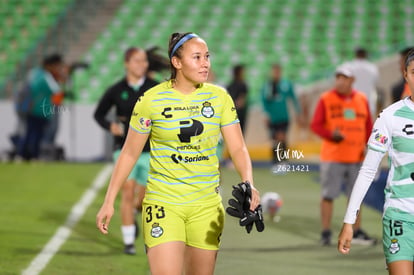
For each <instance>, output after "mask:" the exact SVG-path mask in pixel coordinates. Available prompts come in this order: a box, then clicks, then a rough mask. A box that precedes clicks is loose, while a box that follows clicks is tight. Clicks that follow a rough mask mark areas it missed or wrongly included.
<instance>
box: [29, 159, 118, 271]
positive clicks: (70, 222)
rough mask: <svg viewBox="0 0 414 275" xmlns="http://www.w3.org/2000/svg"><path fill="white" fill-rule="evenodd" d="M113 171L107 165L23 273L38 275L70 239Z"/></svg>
mask: <svg viewBox="0 0 414 275" xmlns="http://www.w3.org/2000/svg"><path fill="white" fill-rule="evenodd" d="M111 172H112V165H110V164H108V165H106V166H105V167H104V168H103V169H102V170H101V171H100V172H99V174H98V175H97V176H96V178H95V179H94V181H93V183H92V185H91V186H90V187H89V188H88V190H86V191H85V193H84V194H83V196H82V198H81V199H80V200H79V201H78V202H77V203H76V204H75V205H74V206H73V208H72V210H71V212H70V214H69V216H68V217H67V219H66V222H65V224H63V225H62V226H60V227H59V228H58V229H57V230H56V233H55V235H53V237H52V238H51V239H50V240H49V242H48V243H47V244H46V245H45V246H44V247H43V249H42V251H41V252H40V253H39V254H37V256H36V257H35V258H34V259H33V261H32V262H31V263H30V265H29V266H28V267H27V268H26V269H25V270H23V271H22V275H37V274H39V273H40V272H41V271H42V270H43V269H44V268H45V266H46V265H47V264H48V262H49V261H50V260H51V259H52V258H53V256H54V255H55V254H56V253H57V252H58V251H59V248H60V247H61V246H62V244H64V243H65V241H66V240H67V239H68V237H69V236H70V234H71V232H72V228H73V227H74V226H75V225H76V224H77V223H78V221H79V220H80V219H81V218H82V216H83V214H84V213H85V211H86V209H88V207H89V205H90V204H91V203H92V202H93V200H94V199H95V197H96V195H97V194H98V192H99V191H100V190H101V189H102V187H104V186H105V183H106V181H107V179H108V178H109V176H110V175H111Z"/></svg>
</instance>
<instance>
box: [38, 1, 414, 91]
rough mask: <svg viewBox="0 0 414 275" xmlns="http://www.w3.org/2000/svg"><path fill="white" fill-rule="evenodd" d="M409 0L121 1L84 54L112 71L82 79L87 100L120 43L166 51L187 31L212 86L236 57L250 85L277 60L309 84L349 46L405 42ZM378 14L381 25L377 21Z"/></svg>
mask: <svg viewBox="0 0 414 275" xmlns="http://www.w3.org/2000/svg"><path fill="white" fill-rule="evenodd" d="M32 1H33V0H32ZM409 3H410V1H409V0H407V1H403V0H401V1H389V0H386V1H378V0H366V1H358V0H349V1H342V0H332V1H325V0H313V1H302V0H262V1H250V0H226V1H220V0H199V1H197V5H194V3H193V2H191V1H190V0H177V1H174V5H172V4H171V3H170V2H169V1H167V0H153V1H150V0H143V1H139V2H138V1H135V0H125V1H124V3H123V5H122V6H121V8H120V9H119V11H118V12H117V13H116V16H115V18H114V20H113V22H119V23H117V24H116V25H114V24H113V22H112V23H111V24H110V25H109V27H108V28H107V30H106V31H105V32H106V38H105V39H102V38H99V39H98V40H97V42H96V43H99V44H100V45H101V46H99V47H98V48H97V47H96V46H93V47H92V48H91V49H90V51H89V52H88V53H87V55H86V56H88V57H89V58H91V61H92V63H93V67H97V68H100V67H101V66H102V65H103V64H109V66H111V68H113V70H112V69H111V70H110V72H108V75H106V77H105V79H102V80H101V81H100V82H99V85H98V84H96V83H95V84H93V85H92V84H89V87H88V88H87V89H88V91H89V92H90V93H91V96H89V97H88V98H90V99H96V98H98V96H97V95H100V94H101V93H102V86H104V85H105V84H110V83H109V82H110V79H109V75H111V76H112V74H114V75H116V74H117V73H118V69H119V70H120V72H121V73H122V66H120V67H117V66H118V65H121V63H120V62H119V60H115V59H114V58H112V60H108V58H105V57H108V56H110V55H112V56H113V55H114V52H115V53H117V51H119V49H123V48H124V47H125V45H137V46H141V47H147V46H153V45H158V46H160V47H161V48H162V49H164V50H165V51H166V50H167V41H168V38H169V36H170V34H171V33H172V32H175V31H178V32H185V31H194V32H197V33H198V34H200V35H201V36H202V37H203V38H204V39H205V40H206V41H207V42H208V45H209V48H210V51H211V53H212V66H213V70H214V72H215V74H216V76H217V81H218V83H221V84H224V83H225V82H227V81H228V80H229V78H230V70H231V67H232V66H233V65H234V64H235V63H239V62H244V63H246V64H247V65H248V67H249V72H250V71H251V72H252V74H253V75H254V77H253V78H250V77H249V76H247V79H248V80H249V82H251V83H249V85H250V87H251V88H252V89H255V90H257V89H258V87H259V86H261V82H262V80H263V79H264V78H266V77H267V75H268V70H269V66H270V65H271V64H272V63H276V62H278V63H281V64H283V66H284V71H285V73H286V76H287V77H290V78H292V80H293V81H294V82H299V83H302V84H303V83H307V82H308V81H314V80H317V79H318V78H319V77H326V76H327V75H329V74H328V73H327V72H329V71H330V70H333V68H335V67H336V66H337V65H338V64H336V63H339V62H343V61H344V60H346V59H349V58H352V54H353V50H354V48H355V47H356V46H366V47H368V48H369V50H370V51H372V52H381V53H382V54H385V53H386V52H387V51H388V52H389V51H390V50H392V49H395V48H396V46H397V44H398V45H401V43H404V42H411V41H410V40H408V38H409V37H412V36H413V34H411V29H412V23H410V22H411V21H412V20H411V18H412V15H413V12H414V11H413V10H412V9H411V10H409V11H407V9H406V7H407V5H408V6H409ZM159 6H168V9H159V8H157V7H159ZM172 14H173V15H174V16H171V15H172ZM385 18H386V20H387V21H386V22H387V24H386V25H382V24H383V23H382V22H384V19H385ZM402 19H404V20H403V21H402ZM401 22H404V24H401ZM96 43H95V44H96ZM88 73H90V74H94V73H95V71H94V70H90V71H88ZM95 76H96V77H99V75H95ZM256 79H260V81H255V80H256ZM259 82H260V83H259ZM97 87H99V89H98V88H97ZM95 93H96V94H97V95H94V94H95Z"/></svg>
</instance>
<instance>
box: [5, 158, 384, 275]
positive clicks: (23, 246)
mask: <svg viewBox="0 0 414 275" xmlns="http://www.w3.org/2000/svg"><path fill="white" fill-rule="evenodd" d="M102 167H103V164H50V163H48V164H44V163H33V164H1V165H0V182H1V183H2V189H1V192H0V201H1V203H2V210H1V211H0V224H1V225H0V274H20V273H21V271H22V270H24V269H25V268H27V266H28V265H29V264H30V262H31V261H32V259H34V258H35V257H36V255H37V254H38V253H39V252H40V251H41V249H42V248H43V246H44V245H45V244H46V243H47V242H48V241H49V239H50V238H51V237H52V236H53V234H54V233H55V231H56V229H57V228H58V227H59V226H61V225H63V224H64V222H65V220H66V218H67V216H68V214H69V213H70V211H71V208H72V206H73V205H74V204H75V203H76V202H77V201H78V200H79V199H80V197H81V196H82V194H83V192H84V191H85V190H86V189H87V188H88V187H89V186H90V184H91V182H92V181H93V179H94V178H95V176H96V175H97V174H98V172H99V171H100V169H102ZM317 176H318V174H317V173H315V172H293V173H290V174H287V175H284V176H274V175H272V174H271V173H270V172H269V170H268V169H264V168H256V169H255V182H256V185H257V187H258V188H259V190H260V191H261V193H262V194H263V193H264V192H267V191H275V192H278V193H279V194H280V195H281V196H282V197H283V201H284V205H283V207H282V209H281V211H280V213H279V214H280V216H281V220H280V222H278V223H273V222H270V221H266V229H265V231H264V232H262V233H258V232H256V231H253V233H251V234H247V233H246V232H245V230H244V229H243V228H241V227H240V226H238V221H237V220H236V219H235V218H232V217H230V216H227V217H226V225H225V230H224V234H223V237H222V247H221V250H220V252H219V256H218V260H217V266H216V273H215V274H218V275H228V274H242V275H243V274H257V275H260V274H292V275H294V274H338V275H340V274H347V275H348V274H387V272H386V270H385V263H384V259H383V255H382V247H381V246H380V245H377V246H373V247H372V246H371V247H367V246H354V247H353V249H352V251H351V254H350V255H347V256H343V255H339V253H338V252H337V251H336V247H335V246H334V245H333V246H331V247H321V246H320V245H319V244H318V241H319V237H320V236H319V234H320V226H319V191H320V189H319V185H318V184H316V180H317ZM222 180H223V199H224V204H225V206H226V204H227V200H228V198H229V195H230V191H231V185H232V184H235V183H237V182H238V176H237V174H236V172H235V171H233V170H228V169H223V172H222ZM104 192H105V188H104V189H102V190H101V191H100V192H99V195H98V197H97V198H96V199H95V201H94V202H93V203H92V204H91V206H90V207H89V208H88V210H87V211H86V213H85V215H84V216H83V217H82V219H81V220H80V222H79V223H78V224H77V225H76V226H75V227H74V229H73V231H72V234H71V235H70V237H69V239H68V240H67V241H66V243H64V245H63V246H62V247H61V248H60V250H59V251H58V253H57V254H56V255H55V256H54V257H53V258H52V260H51V261H50V262H49V264H48V265H47V266H46V268H45V269H44V270H43V271H42V272H41V273H40V274H43V275H52V274H53V275H54V274H59V275H60V274H149V273H148V265H147V262H146V258H145V254H144V250H143V241H142V238H141V237H140V238H138V240H137V243H136V244H137V248H138V252H139V253H138V255H137V256H127V255H124V254H123V253H122V249H123V245H122V241H121V234H120V229H119V226H120V216H119V213H116V216H115V217H114V218H113V219H112V223H111V227H110V234H109V235H108V236H103V235H101V234H100V233H98V230H97V229H96V227H95V215H96V213H97V211H98V209H99V207H100V204H101V202H102V200H103V196H104ZM345 203H346V200H345V198H343V197H342V198H341V199H338V200H337V201H336V204H335V215H334V218H333V224H334V226H333V233H334V236H336V235H337V234H338V233H339V228H340V225H341V220H342V218H343V215H344V211H345ZM380 221H381V214H380V213H378V212H376V211H374V210H371V209H369V208H364V213H363V227H364V229H365V230H367V231H368V232H369V233H370V234H371V235H373V236H375V237H376V238H381V223H380ZM333 241H334V242H335V241H336V240H335V239H334V240H333Z"/></svg>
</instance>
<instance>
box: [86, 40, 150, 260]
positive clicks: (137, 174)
mask: <svg viewBox="0 0 414 275" xmlns="http://www.w3.org/2000/svg"><path fill="white" fill-rule="evenodd" d="M124 62H125V69H126V76H125V77H124V78H122V79H121V80H119V81H118V82H116V83H115V84H114V85H112V86H111V87H110V88H108V90H107V91H106V92H105V94H104V95H103V96H102V98H101V99H100V101H99V103H98V106H97V107H96V110H95V115H94V116H95V120H96V121H97V122H98V123H99V125H100V126H101V127H102V128H104V129H106V130H108V131H110V133H111V134H112V135H113V136H114V148H113V150H114V152H113V158H114V161H115V162H116V161H117V159H118V157H119V154H120V152H121V149H122V146H123V145H124V142H125V140H126V135H127V132H128V128H129V121H130V119H131V115H132V110H133V108H134V106H135V103H136V102H137V100H138V98H139V97H140V96H141V95H142V94H143V93H144V92H145V91H146V90H148V89H150V88H152V87H154V86H155V85H157V84H158V82H156V81H154V80H152V79H150V78H148V77H146V75H147V70H148V67H149V62H148V58H147V54H146V52H145V50H142V49H139V48H135V47H131V48H129V49H127V50H126V51H125V54H124ZM112 107H115V112H116V118H115V120H114V121H110V120H108V119H107V114H108V112H109V110H110V109H111V108H112ZM149 151H150V146H149V143H148V142H147V144H146V145H145V147H144V150H143V152H142V154H141V156H140V158H139V159H138V161H137V162H136V164H135V166H134V168H133V170H132V171H131V174H130V175H129V177H128V180H127V181H126V182H125V183H124V184H123V187H122V195H121V219H122V226H121V230H122V236H123V241H124V245H125V248H124V252H125V253H126V254H132V255H133V254H135V253H136V250H135V245H134V241H135V238H136V237H137V236H138V225H137V223H136V221H135V218H134V216H135V215H134V211H135V208H136V209H138V210H141V207H142V200H143V198H144V195H145V186H146V182H147V177H148V171H149V158H150V154H149ZM136 193H137V194H138V196H137V202H135V194H136Z"/></svg>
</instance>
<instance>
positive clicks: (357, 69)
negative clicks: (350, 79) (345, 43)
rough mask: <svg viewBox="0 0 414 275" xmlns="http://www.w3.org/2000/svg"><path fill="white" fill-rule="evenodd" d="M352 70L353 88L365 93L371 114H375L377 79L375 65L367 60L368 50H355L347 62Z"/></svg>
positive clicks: (377, 73) (374, 115)
mask: <svg viewBox="0 0 414 275" xmlns="http://www.w3.org/2000/svg"><path fill="white" fill-rule="evenodd" d="M349 65H350V66H352V70H353V72H354V76H355V80H354V84H353V88H354V89H355V90H357V91H360V92H362V93H364V94H365V96H366V97H367V99H368V103H369V108H370V110H371V116H373V117H376V116H377V100H378V88H377V86H378V80H379V71H378V67H377V65H375V64H374V63H372V62H370V61H369V60H368V52H367V50H366V49H364V48H357V49H356V50H355V59H354V60H352V61H350V62H349Z"/></svg>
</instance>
